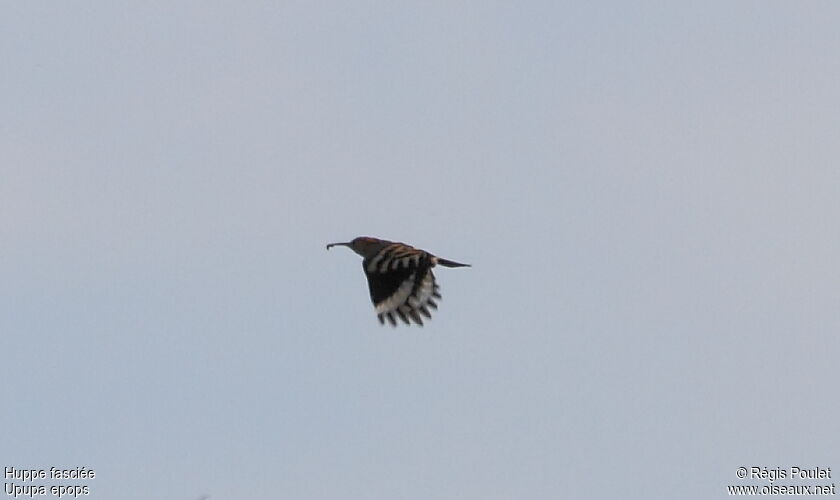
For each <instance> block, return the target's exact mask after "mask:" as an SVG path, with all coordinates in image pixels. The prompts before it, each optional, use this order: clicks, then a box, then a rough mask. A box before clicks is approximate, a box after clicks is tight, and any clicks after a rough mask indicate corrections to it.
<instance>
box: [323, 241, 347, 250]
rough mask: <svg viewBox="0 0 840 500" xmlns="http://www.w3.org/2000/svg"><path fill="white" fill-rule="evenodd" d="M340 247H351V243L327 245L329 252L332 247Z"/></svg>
mask: <svg viewBox="0 0 840 500" xmlns="http://www.w3.org/2000/svg"><path fill="white" fill-rule="evenodd" d="M339 246H344V247H349V246H350V242H347V243H330V244H329V245H327V250H329V249H330V248H332V247H339Z"/></svg>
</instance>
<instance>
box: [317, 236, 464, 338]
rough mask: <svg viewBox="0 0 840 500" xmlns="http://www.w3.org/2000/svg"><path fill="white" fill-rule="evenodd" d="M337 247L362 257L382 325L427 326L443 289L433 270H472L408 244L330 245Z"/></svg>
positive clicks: (365, 241)
mask: <svg viewBox="0 0 840 500" xmlns="http://www.w3.org/2000/svg"><path fill="white" fill-rule="evenodd" d="M334 246H345V247H350V249H351V250H353V251H354V252H356V253H357V254H359V255H361V256H362V257H363V258H364V260H363V261H362V269H364V271H365V276H367V280H368V288H370V300H371V301H372V302H373V305H374V307H375V308H376V314H377V316H378V317H379V322H380V323H382V324H385V320H386V319H387V320H388V321H389V322H390V323H391V325H393V326H397V318H399V319H401V320H402V321H403V323H405V324H407V325H410V324H411V321H414V322H415V323H417V324H418V325H420V326H423V318H421V317H420V316H421V315H423V316H425V317H426V318H429V319H430V318H431V317H432V314H431V313H430V312H429V307H431V308H432V309H437V303H436V302H435V299H440V298H441V297H440V291H439V289H440V287H439V286H438V284H437V282H436V281H435V275H434V274H432V268H433V267H435V266H436V265H438V264H440V265H441V266H445V267H470V265H469V264H461V263H460V262H453V261H451V260H446V259H442V258H440V257H437V256H435V255H432V254H430V253H429V252H427V251H425V250H420V249H418V248H414V247H412V246H409V245H406V244H405V243H396V242H393V241H388V240H380V239H377V238H370V237H368V236H360V237H358V238H355V239H353V241H348V242H347V243H330V244H329V245H327V250H329V249H330V248H332V247H334Z"/></svg>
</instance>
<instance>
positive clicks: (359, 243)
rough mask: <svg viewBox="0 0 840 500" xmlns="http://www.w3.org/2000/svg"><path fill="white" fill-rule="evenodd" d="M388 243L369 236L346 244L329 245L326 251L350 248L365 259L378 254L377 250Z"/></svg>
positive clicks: (388, 242) (354, 239) (360, 237)
mask: <svg viewBox="0 0 840 500" xmlns="http://www.w3.org/2000/svg"><path fill="white" fill-rule="evenodd" d="M390 243H391V242H390V241H385V240H380V239H377V238H371V237H370V236H359V237H358V238H353V241H348V242H347V243H330V244H329V245H327V250H329V249H330V248H332V247H337V246H345V247H350V249H351V250H353V251H354V252H356V253H357V254H359V255H361V256H362V257H365V258H367V257H369V256H371V255H373V254H375V253H376V252H378V251H379V249H381V248H382V247H384V246H385V245H388V244H390Z"/></svg>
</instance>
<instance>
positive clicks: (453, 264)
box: [437, 257, 472, 267]
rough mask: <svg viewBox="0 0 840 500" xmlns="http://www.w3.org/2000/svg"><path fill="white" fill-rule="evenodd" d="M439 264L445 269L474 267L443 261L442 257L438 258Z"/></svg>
mask: <svg viewBox="0 0 840 500" xmlns="http://www.w3.org/2000/svg"><path fill="white" fill-rule="evenodd" d="M437 263H438V264H440V265H441V266H445V267H472V266H470V265H469V264H461V263H460V262H455V261H452V260H446V259H441V258H440V257H438V258H437Z"/></svg>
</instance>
